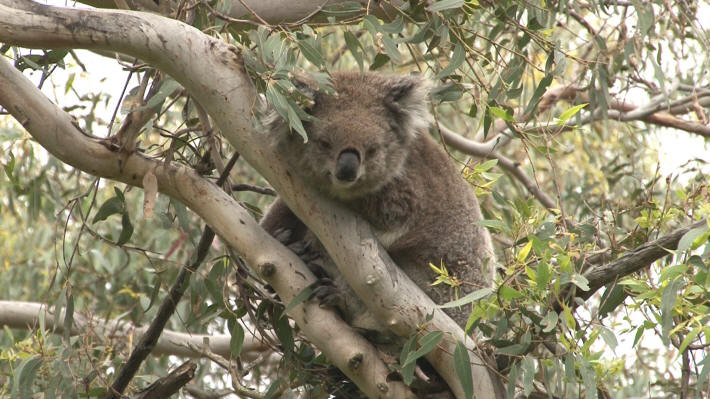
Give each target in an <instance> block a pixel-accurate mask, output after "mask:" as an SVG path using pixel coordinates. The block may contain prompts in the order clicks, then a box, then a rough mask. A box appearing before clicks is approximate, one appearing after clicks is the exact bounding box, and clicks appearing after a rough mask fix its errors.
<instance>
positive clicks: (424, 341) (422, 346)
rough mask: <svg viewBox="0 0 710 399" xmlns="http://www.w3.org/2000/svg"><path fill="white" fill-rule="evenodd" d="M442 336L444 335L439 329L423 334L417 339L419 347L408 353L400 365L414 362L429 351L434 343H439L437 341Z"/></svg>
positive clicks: (434, 345) (433, 346)
mask: <svg viewBox="0 0 710 399" xmlns="http://www.w3.org/2000/svg"><path fill="white" fill-rule="evenodd" d="M443 336H444V333H443V332H441V331H433V332H430V333H429V334H427V335H425V336H423V337H422V338H421V339H420V340H419V349H417V350H416V351H414V352H411V353H409V355H408V356H407V360H405V361H404V364H403V365H402V366H406V365H408V364H411V363H414V362H416V361H417V359H419V358H420V357H422V356H424V355H426V354H427V353H429V352H431V351H432V349H434V348H435V347H436V345H438V344H439V342H440V341H441V338H442V337H443Z"/></svg>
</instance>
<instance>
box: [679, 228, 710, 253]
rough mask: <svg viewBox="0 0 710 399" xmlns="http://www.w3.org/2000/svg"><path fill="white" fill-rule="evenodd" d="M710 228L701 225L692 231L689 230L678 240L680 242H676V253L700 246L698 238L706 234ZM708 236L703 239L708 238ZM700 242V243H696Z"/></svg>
mask: <svg viewBox="0 0 710 399" xmlns="http://www.w3.org/2000/svg"><path fill="white" fill-rule="evenodd" d="M709 229H710V227H708V225H707V224H705V225H702V226H700V227H696V228H694V229H691V230H690V231H688V232H687V233H685V234H683V237H681V238H680V241H678V251H679V252H682V251H685V250H688V249H696V248H698V247H699V246H700V245H701V244H702V240H698V238H700V237H702V236H703V235H704V234H706V233H707V232H708V230H709ZM709 237H710V235H708V236H707V237H705V239H706V240H707V238H709ZM696 240H697V241H700V242H696Z"/></svg>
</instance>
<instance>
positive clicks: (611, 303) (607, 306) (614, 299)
mask: <svg viewBox="0 0 710 399" xmlns="http://www.w3.org/2000/svg"><path fill="white" fill-rule="evenodd" d="M627 296H628V295H627V294H626V292H625V291H624V289H623V288H622V286H621V285H619V284H613V285H611V286H607V287H606V290H605V291H604V293H603V294H602V297H601V299H600V303H601V305H600V306H599V316H600V317H601V318H604V317H606V315H608V314H609V313H611V312H612V311H613V310H614V309H616V307H617V306H619V305H621V304H622V303H623V302H624V300H625V299H626V297H627Z"/></svg>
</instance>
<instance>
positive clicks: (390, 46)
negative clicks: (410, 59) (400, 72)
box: [382, 35, 402, 64]
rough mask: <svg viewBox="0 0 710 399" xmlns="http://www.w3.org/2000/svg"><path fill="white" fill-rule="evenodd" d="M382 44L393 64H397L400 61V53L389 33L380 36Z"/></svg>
mask: <svg viewBox="0 0 710 399" xmlns="http://www.w3.org/2000/svg"><path fill="white" fill-rule="evenodd" d="M382 45H383V46H384V48H385V53H387V55H388V56H389V57H390V59H391V60H392V61H393V62H394V63H395V64H399V63H401V62H402V54H400V53H399V49H398V48H397V43H395V42H394V40H393V39H392V37H391V36H390V35H383V36H382Z"/></svg>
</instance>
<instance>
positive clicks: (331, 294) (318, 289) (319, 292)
mask: <svg viewBox="0 0 710 399" xmlns="http://www.w3.org/2000/svg"><path fill="white" fill-rule="evenodd" d="M311 298H315V299H317V300H318V302H319V303H320V306H321V307H337V306H338V305H340V304H341V303H343V300H344V298H343V293H342V292H341V291H340V290H339V289H338V288H337V287H336V286H335V284H333V280H331V279H329V278H327V277H322V278H319V279H318V282H316V284H315V287H314V288H313V293H312V294H311Z"/></svg>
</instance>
